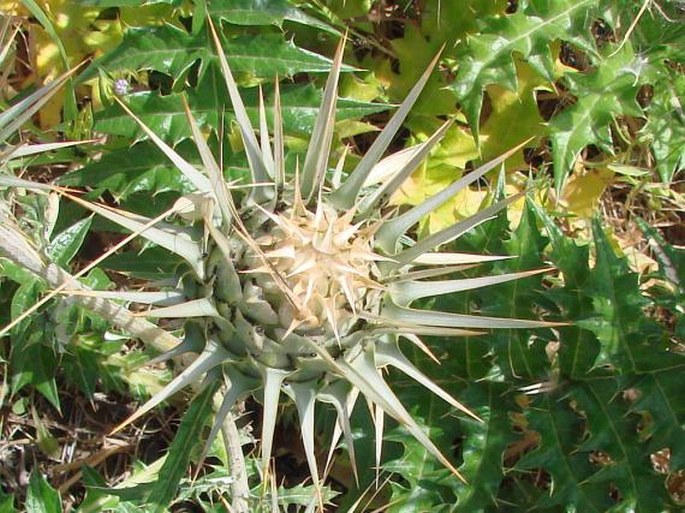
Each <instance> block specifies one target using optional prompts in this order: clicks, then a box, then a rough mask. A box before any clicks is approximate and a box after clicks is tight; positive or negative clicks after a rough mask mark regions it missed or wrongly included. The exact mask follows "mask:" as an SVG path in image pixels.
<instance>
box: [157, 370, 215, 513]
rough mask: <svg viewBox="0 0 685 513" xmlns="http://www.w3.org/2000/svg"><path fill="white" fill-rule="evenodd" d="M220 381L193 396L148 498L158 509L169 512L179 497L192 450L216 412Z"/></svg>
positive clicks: (212, 381)
mask: <svg viewBox="0 0 685 513" xmlns="http://www.w3.org/2000/svg"><path fill="white" fill-rule="evenodd" d="M219 383H220V381H219V380H211V382H210V383H208V384H207V385H206V386H205V388H204V390H203V391H202V392H200V393H199V394H198V395H197V396H196V397H195V399H193V401H192V402H191V403H190V406H189V407H188V411H187V412H186V413H185V414H184V415H183V418H182V419H181V425H180V426H179V428H178V432H177V433H176V436H175V437H174V441H173V442H172V443H171V447H169V452H168V454H167V457H166V460H165V461H164V464H163V465H162V468H161V469H160V471H159V475H160V479H158V480H157V482H156V483H155V484H154V486H153V487H152V489H151V490H150V496H149V498H148V501H149V502H151V503H152V504H154V505H155V506H156V509H155V511H158V512H163V511H166V508H167V506H168V505H169V503H170V502H171V501H172V500H173V498H174V497H175V496H176V493H177V492H178V484H179V483H180V481H181V479H182V478H183V476H184V475H185V474H186V472H187V469H188V463H190V455H191V452H192V451H193V449H194V448H195V446H196V445H197V444H198V442H199V441H200V435H201V433H202V430H203V429H204V426H205V423H206V422H207V420H208V419H209V416H210V415H211V413H212V401H213V399H214V393H215V392H216V390H217V388H218V386H219Z"/></svg>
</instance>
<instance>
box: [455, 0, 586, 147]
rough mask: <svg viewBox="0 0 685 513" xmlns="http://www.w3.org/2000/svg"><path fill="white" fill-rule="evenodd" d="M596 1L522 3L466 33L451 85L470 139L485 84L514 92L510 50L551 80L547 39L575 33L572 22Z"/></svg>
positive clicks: (551, 68) (513, 71)
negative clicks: (464, 118)
mask: <svg viewBox="0 0 685 513" xmlns="http://www.w3.org/2000/svg"><path fill="white" fill-rule="evenodd" d="M596 3H597V2H596V0H581V1H578V2H576V1H572V0H550V1H546V2H539V1H538V2H526V3H525V4H524V6H522V7H523V9H521V8H519V9H518V10H517V12H516V13H514V14H510V15H498V16H492V17H488V18H486V19H485V20H484V22H483V25H484V27H483V29H482V30H481V32H480V33H479V34H477V35H475V36H471V37H469V38H468V39H467V42H466V44H465V45H462V46H461V47H460V48H459V49H458V52H457V62H458V63H459V68H458V70H457V76H456V78H455V81H454V83H453V85H452V88H453V89H454V91H455V92H456V94H457V97H458V98H459V101H460V102H461V104H462V107H463V108H464V111H465V113H466V117H467V119H468V120H469V124H470V126H471V130H472V131H473V133H474V134H475V135H476V138H478V133H479V132H478V120H479V117H480V112H481V107H482V101H483V91H484V90H485V88H486V87H487V86H488V85H491V84H497V85H499V86H502V87H505V88H507V89H509V90H511V91H517V90H518V80H517V76H516V67H515V65H514V60H513V54H514V52H516V53H518V54H520V55H521V56H522V57H523V58H524V59H526V60H527V61H528V63H529V64H530V65H531V66H532V67H533V68H534V69H535V71H537V72H538V73H539V74H541V75H542V76H543V77H545V78H546V79H548V80H549V81H550V82H551V81H553V80H554V70H553V67H554V61H553V58H552V54H551V52H550V42H552V41H554V40H556V39H568V38H569V36H570V35H571V34H573V33H574V32H575V31H576V20H583V21H584V20H585V18H587V17H588V11H589V10H590V8H591V7H593V6H594V5H595V4H596Z"/></svg>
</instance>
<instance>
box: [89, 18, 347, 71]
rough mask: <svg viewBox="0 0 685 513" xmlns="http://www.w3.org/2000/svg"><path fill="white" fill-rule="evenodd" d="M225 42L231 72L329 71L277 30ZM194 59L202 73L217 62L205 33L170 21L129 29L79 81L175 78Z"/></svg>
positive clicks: (327, 64) (319, 59)
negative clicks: (138, 74)
mask: <svg viewBox="0 0 685 513" xmlns="http://www.w3.org/2000/svg"><path fill="white" fill-rule="evenodd" d="M223 45H224V50H225V51H226V57H227V59H228V62H229V64H230V65H231V69H233V70H234V72H243V73H249V74H251V75H254V76H256V77H262V78H268V79H272V78H273V77H275V76H291V75H293V74H295V73H306V72H314V73H317V72H320V73H323V72H327V71H328V70H329V69H330V64H331V61H330V60H329V59H327V58H325V57H322V56H320V55H317V54H315V53H313V52H309V51H307V50H304V49H302V48H298V47H297V46H295V44H294V43H293V42H292V41H291V40H290V41H288V40H284V39H283V37H282V36H281V35H280V34H268V33H266V34H262V33H257V34H254V35H250V36H239V37H236V38H232V39H230V40H228V41H225V42H224V43H223ZM198 60H200V61H201V63H202V64H201V68H200V76H202V74H203V70H204V69H205V68H206V66H207V64H208V63H209V62H216V55H214V53H213V51H212V50H211V43H210V41H209V40H208V39H207V35H206V33H205V32H202V33H200V34H195V35H193V34H188V33H187V32H185V31H184V30H181V29H179V28H176V27H174V26H172V25H163V26H161V27H141V28H131V29H129V30H128V31H127V32H126V33H125V34H124V39H123V40H122V42H121V44H120V45H119V46H117V47H116V48H115V49H113V50H111V51H109V52H107V53H106V54H105V55H103V56H102V57H100V58H98V59H97V60H95V61H94V62H93V63H92V64H91V66H90V67H89V68H88V69H87V70H86V71H85V72H84V73H83V75H82V76H81V77H79V79H80V80H81V81H83V80H88V79H89V78H91V77H93V76H95V73H96V70H98V69H103V70H105V71H108V72H110V73H112V72H116V71H121V70H128V71H140V70H155V71H160V72H162V73H166V74H168V75H171V76H172V77H178V76H182V75H183V73H184V72H185V71H186V70H187V69H188V68H189V67H190V66H191V65H192V64H193V63H195V62H196V61H198ZM343 69H344V70H350V69H351V68H350V67H345V68H343Z"/></svg>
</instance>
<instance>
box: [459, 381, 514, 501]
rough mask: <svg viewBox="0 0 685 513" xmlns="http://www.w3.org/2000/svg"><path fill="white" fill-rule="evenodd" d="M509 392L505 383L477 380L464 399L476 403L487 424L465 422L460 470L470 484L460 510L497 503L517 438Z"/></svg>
mask: <svg viewBox="0 0 685 513" xmlns="http://www.w3.org/2000/svg"><path fill="white" fill-rule="evenodd" d="M505 393H506V386H504V385H503V384H502V383H493V382H487V381H486V382H483V383H474V384H472V385H471V386H470V387H469V389H468V390H467V391H466V394H465V396H464V401H465V402H466V403H467V404H470V405H473V406H474V410H475V411H476V413H477V414H478V415H479V416H480V417H481V418H483V419H484V420H485V423H478V422H475V421H473V420H470V419H469V420H466V421H464V423H463V426H464V431H465V437H464V440H463V442H462V447H463V448H462V451H463V458H464V463H463V464H462V465H461V467H459V469H460V470H461V471H462V472H464V475H465V477H466V479H467V480H468V482H469V483H470V486H468V487H464V489H463V490H462V491H461V493H460V494H459V502H458V504H457V509H456V511H463V512H470V511H482V508H485V507H487V506H490V505H492V504H493V498H494V497H495V495H496V492H497V489H498V488H499V486H500V481H501V480H502V478H503V475H504V474H503V468H502V467H503V461H502V458H503V454H504V450H505V449H506V447H507V445H509V444H510V443H512V442H513V441H514V440H515V437H514V433H513V431H512V429H511V424H510V420H509V413H508V410H509V409H513V404H512V398H511V396H508V395H505ZM476 405H478V406H476Z"/></svg>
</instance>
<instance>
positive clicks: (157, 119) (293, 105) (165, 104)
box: [95, 73, 387, 142]
mask: <svg viewBox="0 0 685 513" xmlns="http://www.w3.org/2000/svg"><path fill="white" fill-rule="evenodd" d="M208 75H211V74H209V73H208ZM241 94H242V96H243V98H244V101H245V106H246V109H247V112H248V114H249V116H250V119H251V121H252V122H253V124H254V125H255V126H256V125H257V123H258V121H259V108H258V105H259V100H258V94H257V90H256V88H252V89H250V90H248V91H242V92H241ZM267 95H270V92H268V91H267ZM225 98H226V93H225V92H224V88H223V85H221V84H216V83H213V82H211V81H210V80H209V79H208V80H205V81H204V82H203V83H202V84H201V85H200V86H199V87H198V89H197V90H195V91H192V92H191V93H189V94H188V103H189V105H190V110H191V112H192V114H193V117H194V118H195V119H196V120H197V122H198V124H199V125H200V126H203V125H206V126H213V127H217V126H219V112H220V111H221V110H222V108H224V107H225V103H226V99H225ZM127 103H128V105H129V107H130V108H131V110H133V111H134V112H136V113H138V114H139V117H140V119H141V120H142V121H143V122H144V123H145V124H146V125H147V126H148V127H150V129H151V130H153V131H154V132H155V133H156V134H157V135H159V136H160V137H162V138H163V139H165V140H167V141H172V142H175V141H179V140H180V139H183V138H187V137H190V128H189V127H188V123H187V117H186V114H185V111H184V109H183V103H182V101H181V98H180V95H178V94H170V95H167V96H159V95H158V94H157V93H152V92H148V93H139V94H134V95H131V96H130V97H128V101H127ZM320 103H321V93H320V92H319V91H317V90H316V89H315V88H314V87H313V86H311V85H305V86H301V85H293V86H287V87H282V88H281V107H282V112H283V123H284V131H285V132H286V133H289V134H307V133H310V132H311V129H312V127H313V126H314V122H315V119H316V115H317V113H318V109H319V105H320ZM386 109H387V106H386V105H383V104H376V103H367V102H359V101H355V100H344V99H342V100H339V101H338V106H337V111H336V113H337V120H338V121H341V120H345V119H357V118H360V117H363V116H366V115H369V114H373V113H375V112H381V111H384V110H386ZM267 115H268V114H267ZM227 119H228V120H229V121H230V120H232V119H233V118H232V115H230V113H229V116H228V117H227ZM95 128H96V130H99V131H102V132H105V133H110V134H116V135H122V136H126V137H133V136H135V135H136V134H139V133H140V131H139V129H138V128H137V127H136V124H135V121H133V120H132V119H131V118H130V117H129V116H127V115H126V114H125V113H124V112H122V111H121V109H119V108H117V107H114V106H112V107H109V108H106V109H105V110H103V111H102V112H101V113H100V114H99V115H97V116H96V122H95Z"/></svg>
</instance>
